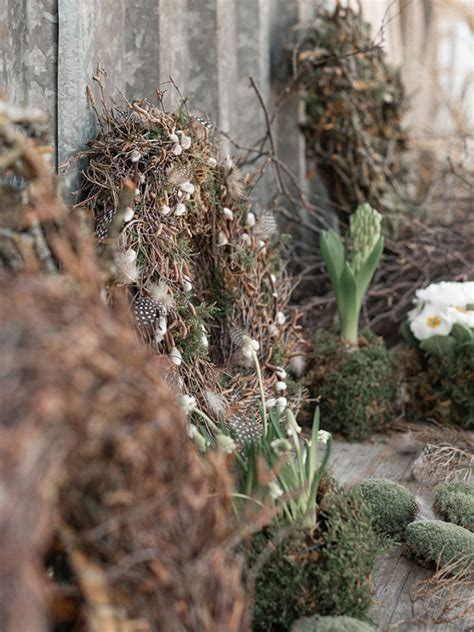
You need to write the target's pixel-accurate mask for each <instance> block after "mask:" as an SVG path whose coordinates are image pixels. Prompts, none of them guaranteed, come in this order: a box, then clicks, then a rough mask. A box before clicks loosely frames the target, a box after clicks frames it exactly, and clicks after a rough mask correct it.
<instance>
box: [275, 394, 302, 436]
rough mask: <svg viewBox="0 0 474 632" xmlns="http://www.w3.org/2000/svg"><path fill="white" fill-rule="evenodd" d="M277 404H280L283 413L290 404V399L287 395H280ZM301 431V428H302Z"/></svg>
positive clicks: (279, 408) (279, 407)
mask: <svg viewBox="0 0 474 632" xmlns="http://www.w3.org/2000/svg"><path fill="white" fill-rule="evenodd" d="M277 406H278V410H279V411H280V412H281V413H282V412H283V411H284V410H285V408H286V407H287V406H288V400H287V399H286V397H279V398H278V399H277ZM300 431H301V428H300Z"/></svg>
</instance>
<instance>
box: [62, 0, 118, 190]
mask: <svg viewBox="0 0 474 632" xmlns="http://www.w3.org/2000/svg"><path fill="white" fill-rule="evenodd" d="M58 14H59V39H58V157H59V163H60V164H61V163H64V162H66V161H68V160H69V159H70V158H72V156H73V155H74V153H75V152H76V151H78V150H80V149H82V148H83V147H84V146H85V144H86V143H87V141H88V140H90V138H91V137H92V136H93V134H94V129H95V121H94V116H93V113H92V110H91V108H90V105H89V103H88V99H87V93H86V86H87V85H92V84H93V79H92V78H93V75H94V74H95V72H96V69H97V66H98V65H99V64H100V66H101V67H103V68H104V69H105V71H106V72H107V75H108V80H107V81H106V87H107V90H108V92H109V94H110V96H112V97H119V93H118V92H117V90H121V91H125V77H124V73H123V51H124V49H125V46H124V4H123V2H121V0H59V6H58ZM76 176H77V171H76V170H71V171H70V173H69V180H68V184H69V186H72V187H73V188H74V186H77V177H76Z"/></svg>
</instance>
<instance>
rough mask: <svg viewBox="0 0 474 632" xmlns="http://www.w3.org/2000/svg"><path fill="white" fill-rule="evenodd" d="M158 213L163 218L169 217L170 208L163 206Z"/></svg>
mask: <svg viewBox="0 0 474 632" xmlns="http://www.w3.org/2000/svg"><path fill="white" fill-rule="evenodd" d="M160 212H161V214H162V215H164V216H166V215H169V214H170V213H171V208H170V207H169V206H167V205H166V204H163V206H162V207H161V208H160Z"/></svg>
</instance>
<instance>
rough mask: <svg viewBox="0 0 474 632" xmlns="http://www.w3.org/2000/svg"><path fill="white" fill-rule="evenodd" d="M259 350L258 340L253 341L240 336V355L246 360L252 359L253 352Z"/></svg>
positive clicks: (247, 337)
mask: <svg viewBox="0 0 474 632" xmlns="http://www.w3.org/2000/svg"><path fill="white" fill-rule="evenodd" d="M259 349H260V344H259V342H258V340H253V339H252V338H250V337H249V336H242V353H243V354H244V356H245V357H246V358H252V357H253V354H254V352H256V351H258V350H259Z"/></svg>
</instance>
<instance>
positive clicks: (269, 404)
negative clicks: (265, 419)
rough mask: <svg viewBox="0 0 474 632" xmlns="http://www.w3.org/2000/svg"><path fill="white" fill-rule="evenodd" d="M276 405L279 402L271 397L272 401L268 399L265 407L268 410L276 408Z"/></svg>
mask: <svg viewBox="0 0 474 632" xmlns="http://www.w3.org/2000/svg"><path fill="white" fill-rule="evenodd" d="M276 405H277V400H276V399H275V397H270V399H267V401H266V402H265V406H266V407H267V408H275V406H276Z"/></svg>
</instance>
